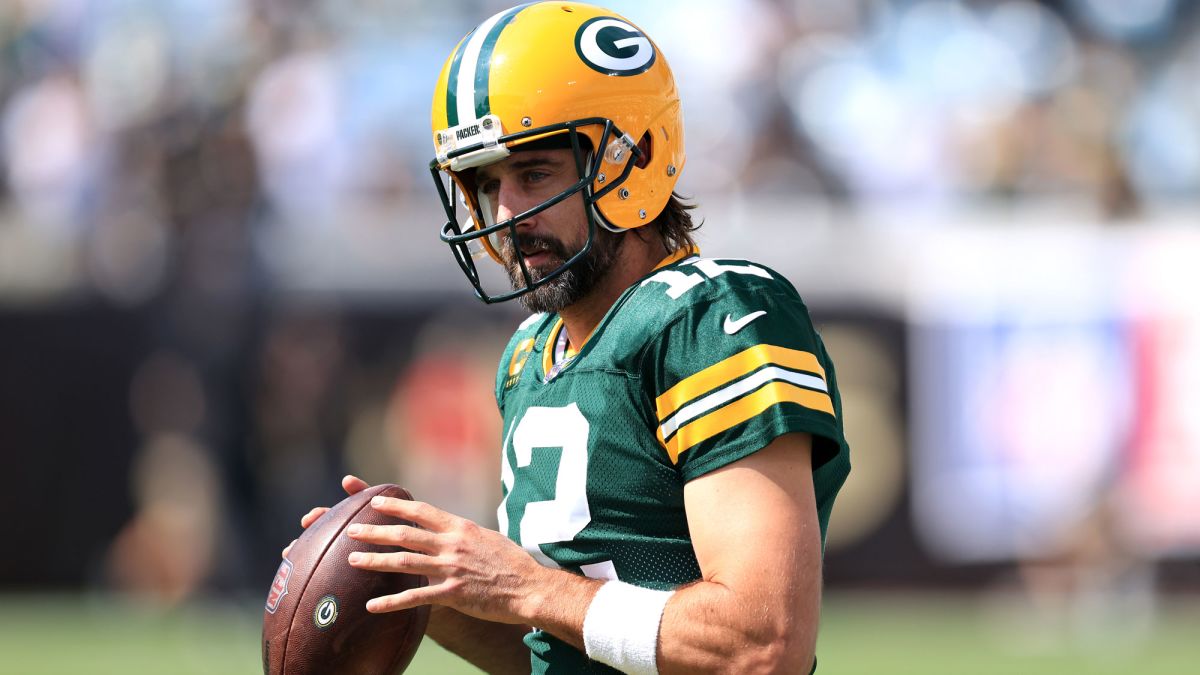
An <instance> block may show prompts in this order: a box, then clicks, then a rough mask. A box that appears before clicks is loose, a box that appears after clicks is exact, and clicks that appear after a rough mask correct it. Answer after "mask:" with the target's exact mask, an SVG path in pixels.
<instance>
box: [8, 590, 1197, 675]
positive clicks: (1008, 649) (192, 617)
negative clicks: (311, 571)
mask: <svg viewBox="0 0 1200 675" xmlns="http://www.w3.org/2000/svg"><path fill="white" fill-rule="evenodd" d="M260 612H261V610H259V609H258V608H257V603H256V604H255V606H249V605H247V604H218V603H206V604H194V605H190V606H188V607H187V608H185V609H179V610H175V611H171V612H168V613H163V612H159V611H152V610H150V609H148V608H146V607H139V606H138V605H136V604H133V603H130V602H128V601H123V600H119V599H113V598H111V597H105V596H73V597H43V596H37V597H26V596H6V597H4V596H0V673H5V674H11V675H50V674H53V675H68V674H70V675H76V674H78V675H109V674H112V675H139V674H146V675H165V674H170V675H193V674H194V675H201V674H205V675H207V674H213V675H239V674H243V673H244V674H245V675H254V674H255V673H258V672H260V665H259V664H260V661H259V628H260V624H259V621H260V618H261V614H260ZM1072 616H1073V619H1071V620H1066V619H1065V618H1064V617H1058V618H1048V617H1045V616H1042V617H1038V616H1035V615H1033V614H1032V613H1030V612H1028V611H1027V610H1026V609H1023V608H1021V607H1020V606H1016V605H1012V604H1011V603H1010V604H1009V605H1004V604H1003V603H1000V604H997V603H996V602H994V601H989V602H982V601H981V600H979V599H978V598H974V597H968V596H932V597H931V596H921V595H889V596H882V597H880V596H871V595H865V594H855V595H837V594H829V595H828V596H827V597H826V602H825V610H824V619H823V624H822V629H821V637H820V642H819V646H818V656H819V659H820V663H821V668H820V670H819V672H820V673H821V674H822V675H838V674H845V675H851V674H860V673H861V674H874V673H888V674H897V675H903V674H905V673H912V674H913V675H916V674H918V673H919V674H921V675H940V674H945V675H965V674H976V673H978V674H980V675H989V674H993V673H994V674H996V675H1000V674H1001V673H1004V674H1006V675H1008V674H1012V673H1021V674H1022V675H1040V674H1042V673H1046V674H1051V673H1053V674H1055V675H1059V674H1070V675H1076V674H1088V673H1096V674H1107V673H1137V674H1138V675H1158V674H1161V675H1178V674H1180V673H1186V672H1195V671H1194V670H1193V669H1194V668H1195V667H1196V663H1197V659H1198V657H1200V647H1198V645H1197V641H1198V638H1200V600H1198V599H1196V598H1192V599H1190V600H1189V601H1187V602H1179V601H1175V602H1173V603H1166V602H1164V603H1162V605H1161V606H1160V607H1159V610H1158V612H1157V614H1156V616H1155V617H1154V618H1153V620H1150V621H1147V620H1146V619H1145V617H1144V616H1143V617H1142V618H1138V619H1136V620H1126V619H1125V618H1124V617H1120V616H1115V617H1111V620H1107V621H1106V620H1097V619H1096V618H1095V617H1092V618H1090V619H1089V618H1088V617H1087V616H1086V613H1085V614H1084V615H1072ZM408 672H409V673H418V674H419V673H436V674H442V673H446V674H451V675H452V674H455V673H478V672H479V671H477V670H475V669H474V668H471V667H469V666H467V665H466V664H465V663H463V662H462V661H460V660H459V659H457V658H456V657H454V656H452V655H450V654H448V653H446V652H444V651H442V650H441V649H440V648H438V647H437V646H436V645H434V644H432V643H430V642H429V641H426V643H425V645H423V646H422V648H421V651H420V652H418V654H417V658H416V660H415V661H414V662H413V665H412V666H411V667H410V668H409V670H408Z"/></svg>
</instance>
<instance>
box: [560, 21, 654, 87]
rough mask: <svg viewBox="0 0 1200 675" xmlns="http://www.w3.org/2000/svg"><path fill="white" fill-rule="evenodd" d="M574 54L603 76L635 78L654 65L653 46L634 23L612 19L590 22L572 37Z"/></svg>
mask: <svg viewBox="0 0 1200 675" xmlns="http://www.w3.org/2000/svg"><path fill="white" fill-rule="evenodd" d="M575 51H576V53H578V54H579V58H581V59H583V62H584V63H586V64H587V65H588V67H589V68H591V69H592V70H595V71H597V72H601V73H604V74H605V75H620V76H626V75H637V74H638V73H644V72H646V71H647V70H649V69H650V66H652V65H654V57H655V51H654V44H653V43H651V42H650V38H648V37H646V35H645V33H643V32H642V31H641V30H639V29H638V28H637V27H635V26H634V25H633V24H631V23H628V22H626V21H623V20H621V19H617V18H615V17H611V16H598V17H596V18H594V19H589V20H588V21H586V22H584V24H583V25H582V26H580V27H579V31H578V32H577V33H576V34H575Z"/></svg>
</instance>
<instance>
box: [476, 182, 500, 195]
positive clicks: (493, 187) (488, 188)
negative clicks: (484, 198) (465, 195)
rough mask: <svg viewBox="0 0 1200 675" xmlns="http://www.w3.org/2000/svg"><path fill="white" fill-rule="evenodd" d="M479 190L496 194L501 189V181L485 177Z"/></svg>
mask: <svg viewBox="0 0 1200 675" xmlns="http://www.w3.org/2000/svg"><path fill="white" fill-rule="evenodd" d="M479 191H480V192H481V193H483V194H485V195H494V194H496V193H497V192H499V191H500V181H498V180H494V179H484V181H483V182H482V183H480V184H479Z"/></svg>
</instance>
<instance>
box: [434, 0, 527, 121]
mask: <svg viewBox="0 0 1200 675" xmlns="http://www.w3.org/2000/svg"><path fill="white" fill-rule="evenodd" d="M531 4H534V3H528V4H524V5H519V6H517V7H513V8H511V9H507V10H504V11H503V12H500V13H499V14H496V15H494V16H492V17H491V18H489V19H488V20H487V21H484V22H483V23H481V24H479V27H477V28H476V29H475V30H473V31H471V34H470V35H468V36H467V38H466V39H465V40H463V44H462V46H461V47H459V49H458V51H457V52H455V53H454V60H453V61H452V62H451V64H450V74H449V77H448V78H447V80H446V116H447V118H448V120H447V121H448V122H449V126H451V127H456V126H458V125H460V124H466V123H468V122H474V121H476V120H478V119H480V118H482V117H483V116H484V115H487V114H488V113H490V112H491V107H490V105H489V104H488V77H489V75H490V74H491V61H492V50H494V49H495V48H496V41H497V40H499V39H500V34H501V33H503V32H504V29H505V28H506V27H508V24H509V23H510V22H511V21H512V20H513V18H514V17H516V15H517V14H519V13H520V12H521V10H523V9H525V8H526V7H528V6H529V5H531Z"/></svg>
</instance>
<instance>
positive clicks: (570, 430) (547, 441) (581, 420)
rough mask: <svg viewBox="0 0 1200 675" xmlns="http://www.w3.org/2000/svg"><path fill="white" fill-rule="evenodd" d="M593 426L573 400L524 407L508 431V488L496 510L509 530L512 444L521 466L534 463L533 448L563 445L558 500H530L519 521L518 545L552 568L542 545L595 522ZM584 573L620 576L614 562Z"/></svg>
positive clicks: (571, 536)
mask: <svg viewBox="0 0 1200 675" xmlns="http://www.w3.org/2000/svg"><path fill="white" fill-rule="evenodd" d="M590 429H591V425H590V424H588V421H587V418H585V417H584V416H583V413H581V412H579V406H578V405H576V404H574V403H572V404H571V405H568V406H565V407H562V408H543V407H533V408H530V409H529V410H527V411H525V414H524V416H522V417H521V419H520V421H519V422H517V423H516V425H514V427H513V428H512V429H510V430H509V432H508V436H509V438H508V439H506V441H505V443H504V451H503V453H502V456H503V466H502V467H501V476H500V477H501V480H503V481H504V488H505V490H506V491H507V496H505V498H504V501H502V502H500V507H499V508H498V509H497V510H496V515H497V517H498V519H499V521H500V531H501V532H503V533H505V534H507V533H508V497H509V496H511V495H512V490H513V485H514V484H515V482H516V476H515V475H514V473H513V467H512V465H511V464H510V462H509V458H508V448H509V442H510V441H511V443H512V449H513V454H514V455H515V456H516V460H517V468H524V467H527V466H529V465H530V463H532V462H533V449H534V448H560V449H561V451H562V458H561V459H560V460H559V463H558V476H557V477H556V478H555V482H554V499H550V500H546V501H541V502H530V503H529V504H527V505H526V506H525V514H524V516H522V518H521V523H520V542H519V543H520V544H521V547H522V548H524V549H525V550H526V551H528V552H529V554H530V555H532V556H533V557H534V558H535V559H537V561H538V562H540V563H542V564H543V565H546V566H548V567H558V564H557V563H555V562H554V561H553V560H551V559H550V557H549V556H547V555H546V554H545V553H543V552H542V549H541V545H542V544H552V543H557V542H565V541H571V540H572V539H574V538H575V535H577V534H579V533H580V532H581V531H583V528H585V527H587V525H588V523H590V522H592V511H591V508H590V507H589V506H588V500H587V471H588V466H587V464H588V449H587V442H588V432H589V430H590ZM583 571H584V574H587V575H588V576H591V577H597V578H616V576H615V574H612V563H611V562H602V563H597V564H595V565H584V566H583Z"/></svg>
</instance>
